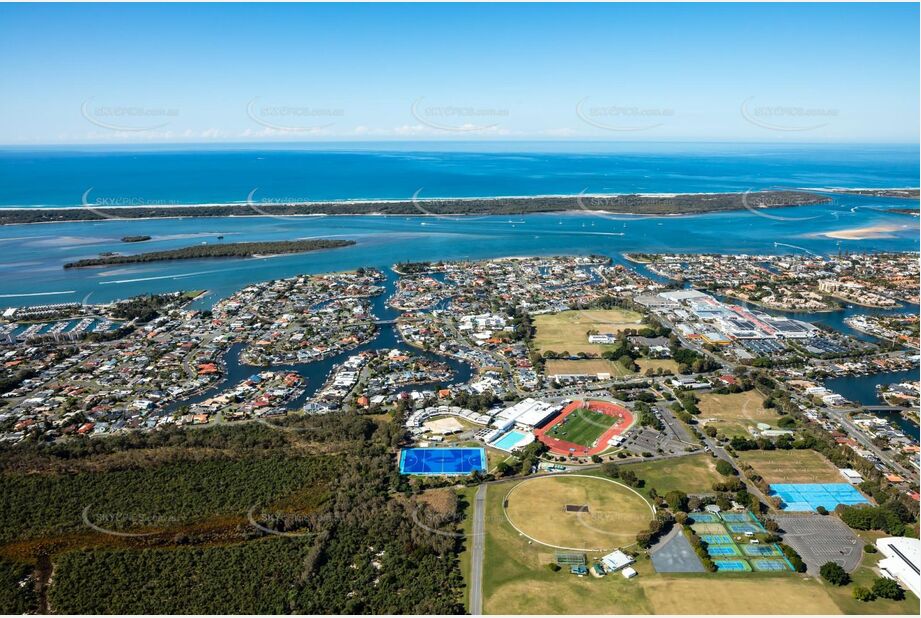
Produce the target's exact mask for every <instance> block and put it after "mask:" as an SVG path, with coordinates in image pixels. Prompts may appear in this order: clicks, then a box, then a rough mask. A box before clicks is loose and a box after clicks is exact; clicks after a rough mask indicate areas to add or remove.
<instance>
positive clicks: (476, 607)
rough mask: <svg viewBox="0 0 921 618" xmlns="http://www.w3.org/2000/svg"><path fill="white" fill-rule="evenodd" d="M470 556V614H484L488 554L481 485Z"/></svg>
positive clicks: (477, 492)
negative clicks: (484, 579)
mask: <svg viewBox="0 0 921 618" xmlns="http://www.w3.org/2000/svg"><path fill="white" fill-rule="evenodd" d="M471 543H472V547H471V551H472V553H471V555H470V613H471V614H473V615H474V616H479V615H482V614H483V559H484V557H485V553H486V485H485V484H483V485H480V486H479V487H477V490H476V497H475V498H474V501H473V534H472V535H471Z"/></svg>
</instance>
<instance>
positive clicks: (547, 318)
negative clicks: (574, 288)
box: [534, 309, 643, 354]
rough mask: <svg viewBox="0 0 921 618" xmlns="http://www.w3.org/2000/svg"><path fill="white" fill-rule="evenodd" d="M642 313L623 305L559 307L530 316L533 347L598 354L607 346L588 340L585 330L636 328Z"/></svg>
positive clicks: (545, 349) (573, 352)
mask: <svg viewBox="0 0 921 618" xmlns="http://www.w3.org/2000/svg"><path fill="white" fill-rule="evenodd" d="M642 320H643V316H642V315H641V314H639V313H637V312H636V311H629V310H627V309H599V310H591V311H589V310H585V311H562V312H560V313H553V314H545V315H539V316H536V317H535V318H534V326H535V327H536V329H537V330H536V333H535V335H534V347H535V348H536V349H537V350H538V351H539V352H541V353H543V352H547V351H549V350H552V351H554V352H564V351H565V352H569V353H570V354H576V353H578V352H594V353H596V354H600V353H601V352H604V351H605V350H607V349H609V348H610V347H611V346H609V345H603V344H594V343H589V342H588V331H590V330H596V331H598V332H600V333H619V332H620V331H622V330H624V329H627V328H637V327H639V326H640V324H641V323H642Z"/></svg>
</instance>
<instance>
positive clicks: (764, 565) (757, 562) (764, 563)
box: [752, 558, 787, 571]
mask: <svg viewBox="0 0 921 618" xmlns="http://www.w3.org/2000/svg"><path fill="white" fill-rule="evenodd" d="M752 566H754V567H755V570H756V571H786V570H787V564H786V563H785V562H784V561H783V560H772V559H770V558H756V559H754V560H752Z"/></svg>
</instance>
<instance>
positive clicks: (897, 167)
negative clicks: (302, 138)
mask: <svg viewBox="0 0 921 618" xmlns="http://www.w3.org/2000/svg"><path fill="white" fill-rule="evenodd" d="M918 172H919V160H918V147H917V145H834V144H831V145H828V144H825V145H784V144H722V143H714V144H686V143H652V144H640V143H622V144H610V143H599V142H572V143H559V142H557V143H553V142H545V143H541V142H522V143H489V142H476V143H472V142H467V143H424V142H419V143H393V144H386V143H384V144H380V143H377V144H360V143H354V144H338V145H332V144H314V145H289V146H287V147H278V146H271V147H269V146H264V147H260V146H248V147H240V146H225V147H221V148H217V147H211V148H209V149H207V150H202V149H201V147H197V148H196V147H192V146H189V147H184V148H177V147H175V146H173V147H165V146H164V147H148V148H145V149H139V148H138V147H116V146H107V147H83V148H82V149H77V148H63V147H62V148H47V149H42V150H29V149H25V148H18V149H5V150H0V206H7V207H9V206H20V207H21V206H79V205H80V204H81V203H82V201H83V200H84V196H87V198H88V201H91V202H94V203H103V204H116V205H117V204H123V205H132V204H145V203H148V204H206V203H230V202H246V201H247V199H249V196H250V195H251V194H252V195H254V196H255V199H257V200H265V201H323V200H349V199H409V198H411V197H412V196H413V195H415V194H418V195H419V196H420V197H483V196H512V195H557V194H578V193H580V192H583V191H584V192H587V193H680V192H686V193H698V192H700V193H708V192H728V191H746V190H753V189H765V188H781V187H786V188H789V187H915V186H917V185H918ZM254 191H255V192H256V193H255V194H253V192H254ZM87 192H89V193H87Z"/></svg>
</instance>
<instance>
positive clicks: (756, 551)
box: [742, 545, 780, 556]
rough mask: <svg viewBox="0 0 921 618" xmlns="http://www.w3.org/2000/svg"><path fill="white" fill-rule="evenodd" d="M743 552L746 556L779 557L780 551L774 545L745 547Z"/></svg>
mask: <svg viewBox="0 0 921 618" xmlns="http://www.w3.org/2000/svg"><path fill="white" fill-rule="evenodd" d="M742 552H743V553H744V554H745V555H746V556H779V555H780V551H778V550H777V549H775V548H774V546H773V545H743V546H742Z"/></svg>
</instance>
